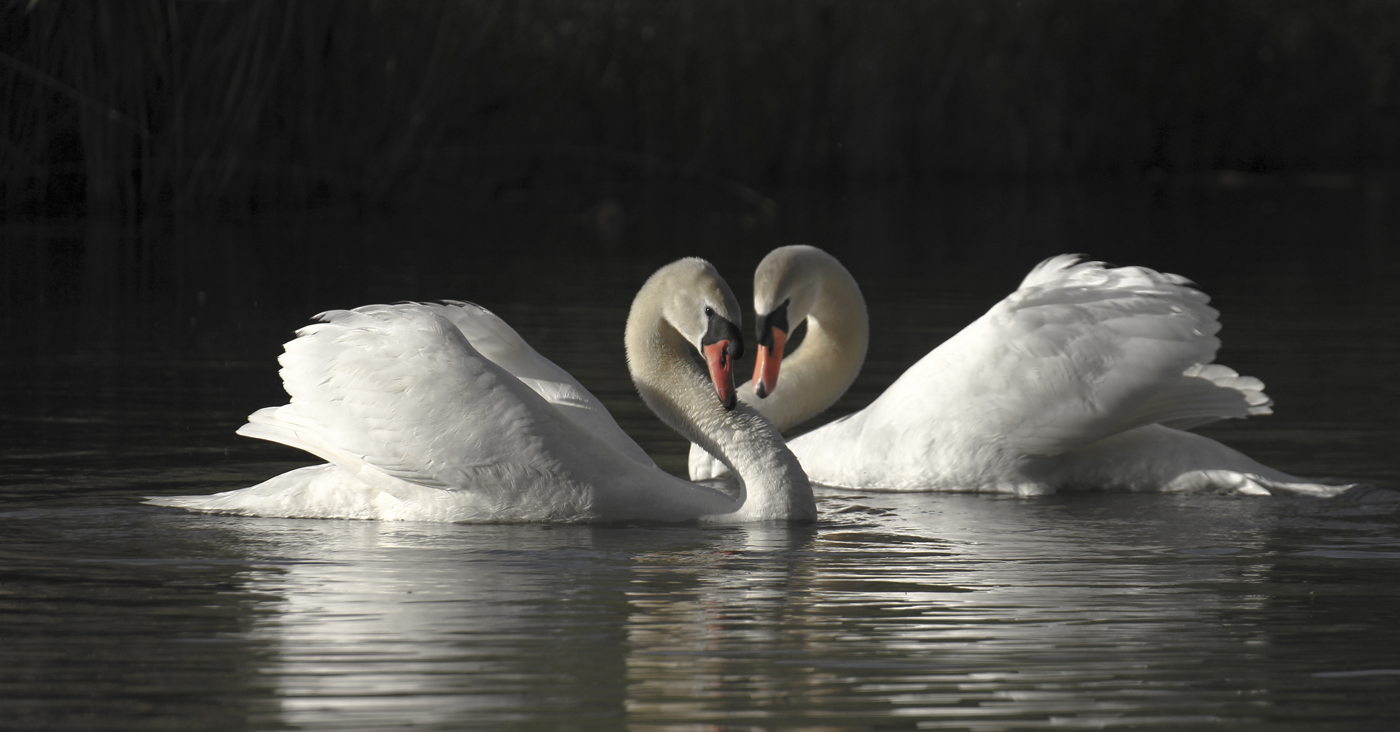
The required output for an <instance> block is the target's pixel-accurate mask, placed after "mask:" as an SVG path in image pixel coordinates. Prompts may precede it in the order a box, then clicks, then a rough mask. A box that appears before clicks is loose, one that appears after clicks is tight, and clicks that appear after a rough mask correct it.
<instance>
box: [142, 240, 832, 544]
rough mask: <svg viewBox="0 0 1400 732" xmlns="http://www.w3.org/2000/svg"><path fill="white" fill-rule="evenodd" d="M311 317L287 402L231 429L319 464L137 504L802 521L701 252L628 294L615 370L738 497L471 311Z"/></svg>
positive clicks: (370, 310)
mask: <svg viewBox="0 0 1400 732" xmlns="http://www.w3.org/2000/svg"><path fill="white" fill-rule="evenodd" d="M318 319H319V320H321V321H323V322H321V323H317V324H315V325H312V326H309V327H307V328H303V329H302V330H301V331H299V332H298V334H297V335H298V337H297V338H296V339H294V340H292V341H290V342H288V343H287V345H286V353H284V354H283V356H282V357H281V359H280V361H281V363H282V367H283V368H282V378H283V382H284V385H285V386H286V389H287V392H288V393H289V394H290V395H291V397H292V398H291V402H290V403H289V404H287V405H284V406H281V407H275V408H269V409H264V410H260V411H259V412H257V413H255V414H253V415H252V416H251V417H250V418H249V423H248V424H247V425H244V427H243V428H241V429H240V430H239V432H240V434H245V435H249V436H253V437H259V438H262V439H268V440H273V441H276V442H281V443H284V444H287V445H291V446H293V447H298V448H301V449H304V450H306V451H308V452H311V453H313V454H315V455H317V456H319V457H322V458H325V459H326V460H328V461H329V462H328V463H327V464H324V465H316V466H311V467H307V468H300V469H297V470H293V471H290V472H288V473H284V474H282V475H280V476H277V477H275V478H272V479H271V480H268V481H266V482H264V483H261V484H259V485H256V486H253V487H251V488H245V489H242V490H236V491H229V492H226V493H220V494H216V495H212V496H183V497H173V498H158V499H152V500H151V501H149V502H150V503H154V504H157V505H166V506H178V507H182V508H187V509H191V510H197V511H211V512H220V513H235V514H244V515H256V516H277V517H294V518H368V519H385V520H425V521H456V522H519V521H567V522H575V521H594V522H596V521H603V522H606V521H636V520H641V521H667V522H672V521H694V520H702V521H725V522H728V521H763V520H792V521H811V520H813V519H815V517H816V505H815V501H814V499H813V497H812V492H811V486H810V484H809V483H808V481H807V477H806V475H805V474H804V473H803V472H802V469H801V467H800V466H799V464H798V462H797V460H796V458H795V457H794V456H793V455H792V453H791V452H790V451H789V450H788V449H787V447H786V446H785V445H784V443H783V439H782V436H781V435H779V434H778V433H777V431H775V430H774V429H773V428H772V427H771V425H769V423H768V422H767V420H765V419H764V418H763V417H762V416H761V415H760V414H759V413H758V412H757V411H756V410H754V409H753V408H752V407H751V406H749V405H747V404H744V403H740V402H738V401H737V399H736V398H735V392H734V386H733V379H732V368H733V359H734V358H735V357H737V356H739V355H741V354H742V351H743V339H742V336H741V335H740V331H739V327H738V323H739V322H741V317H740V309H739V306H738V303H737V300H735V298H734V295H733V294H732V293H731V292H730V290H729V287H728V285H726V284H725V283H724V280H723V279H721V278H720V276H719V274H718V273H717V272H715V270H714V267H712V266H711V265H710V264H709V263H708V262H705V261H704V260H700V259H683V260H680V261H677V262H674V263H672V264H670V265H667V266H665V267H663V268H661V269H660V270H658V271H657V272H656V273H655V274H653V275H652V276H651V277H650V278H649V279H648V280H647V282H646V283H645V284H644V285H643V286H642V288H641V290H640V291H639V292H638V293H637V296H636V298H635V299H634V301H633V303H632V309H631V311H630V313H629V315H628V319H627V328H626V335H625V343H626V348H627V363H628V368H629V371H630V372H631V374H632V378H633V381H634V383H635V384H636V386H637V389H638V391H639V392H640V393H641V395H642V398H643V399H644V400H645V401H646V403H647V405H648V406H649V407H651V408H652V409H653V410H654V411H655V412H656V413H657V415H658V416H659V417H660V418H661V419H662V420H663V421H665V422H666V423H667V424H668V425H670V426H671V427H672V428H674V429H676V430H678V431H679V432H681V434H683V435H685V436H686V437H687V438H688V439H691V440H693V441H696V442H698V443H700V444H703V445H705V446H706V448H707V449H709V450H710V451H711V452H713V453H714V454H716V455H718V456H719V457H720V460H721V461H723V463H724V464H725V465H727V466H729V468H730V469H732V470H733V471H734V472H735V473H736V474H737V475H738V476H739V478H740V482H741V484H742V493H741V495H740V497H739V498H737V499H736V498H733V497H731V496H729V495H727V494H725V493H723V492H721V491H718V490H715V489H713V488H710V487H707V486H702V485H698V484H695V483H691V482H689V481H685V480H682V479H679V478H676V477H674V476H671V475H669V474H667V473H665V472H663V471H662V470H660V469H659V468H657V467H656V466H655V465H654V464H652V463H651V461H650V460H649V459H647V458H646V457H645V454H644V453H642V451H641V448H640V447H637V446H636V444H635V443H634V442H632V441H631V440H630V439H629V438H627V437H626V435H625V434H624V433H622V431H621V429H618V428H616V423H615V422H613V421H612V418H611V416H609V415H607V413H606V410H604V409H603V408H602V405H601V403H599V402H598V401H597V399H596V398H595V397H593V395H592V394H589V393H588V392H587V390H586V389H584V388H583V387H582V386H581V385H580V384H578V382H577V381H575V380H573V378H572V377H570V376H569V375H568V374H567V373H565V372H564V371H563V370H562V369H560V368H559V367H558V366H555V365H554V364H553V363H551V362H549V361H548V360H547V359H545V358H544V357H542V356H540V355H539V354H538V353H536V352H535V351H534V349H532V348H530V347H529V346H528V344H526V343H525V341H524V340H523V339H521V338H520V336H519V335H518V334H516V333H515V331H514V330H512V329H511V328H510V326H508V325H506V324H505V322H504V321H502V320H501V319H500V318H497V317H496V316H495V315H493V314H491V313H490V312H488V311H486V310H484V309H482V308H479V307H477V306H474V305H470V304H467V303H451V304H447V305H429V304H418V303H406V304H400V305H370V306H365V307H361V308H356V309H355V310H349V311H332V312H328V313H323V314H322V315H320V316H318ZM691 349H694V350H695V351H698V352H699V353H700V354H701V355H702V358H703V360H704V362H705V364H706V366H707V369H706V370H702V369H701V368H700V367H699V366H697V365H696V364H695V362H694V361H693V360H692V358H691V356H690V354H689V351H690V350H691Z"/></svg>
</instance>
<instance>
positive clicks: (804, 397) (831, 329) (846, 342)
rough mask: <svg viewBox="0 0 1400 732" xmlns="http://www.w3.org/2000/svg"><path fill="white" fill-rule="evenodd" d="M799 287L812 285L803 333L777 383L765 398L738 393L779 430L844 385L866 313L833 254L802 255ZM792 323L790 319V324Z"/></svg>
mask: <svg viewBox="0 0 1400 732" xmlns="http://www.w3.org/2000/svg"><path fill="white" fill-rule="evenodd" d="M807 259H808V261H806V262H804V264H805V265H806V266H805V267H804V268H803V270H802V271H801V272H800V273H799V278H800V281H799V282H797V283H795V284H796V286H799V287H809V288H812V290H813V292H812V293H811V297H812V303H813V304H812V307H811V309H810V310H809V311H808V313H807V317H806V322H807V334H806V336H805V337H804V338H803V340H802V343H801V344H800V345H799V346H798V347H797V349H796V350H795V351H794V352H793V353H792V354H791V355H790V356H788V357H785V358H784V359H783V363H782V369H781V371H780V374H779V377H778V388H776V389H775V390H774V391H773V393H772V394H771V395H769V396H768V397H767V398H766V399H756V398H753V397H754V396H755V395H754V394H753V390H752V389H751V388H748V389H743V390H742V393H743V394H744V395H745V396H747V397H750V399H747V400H746V401H749V402H750V403H751V404H753V405H754V406H755V407H757V408H758V409H759V410H760V411H761V412H762V413H763V414H764V415H766V416H767V417H768V418H769V419H770V420H772V422H773V424H774V426H776V427H777V428H778V429H780V430H786V429H789V428H791V427H794V426H796V425H798V424H800V423H802V422H804V421H806V420H807V419H809V418H811V417H814V416H816V415H817V414H820V413H821V412H823V411H825V410H826V409H827V408H828V407H830V406H831V405H832V404H834V403H835V402H836V400H837V399H839V398H841V395H842V394H845V393H846V390H847V389H849V388H850V386H851V383H852V382H854V381H855V378H856V376H857V375H858V374H859V373H860V369H861V366H862V365H864V363H865V355H866V350H867V348H868V347H869V343H870V317H869V315H868V313H867V312H866V307H865V298H864V297H863V296H862V295H861V292H860V286H859V285H857V284H856V281H855V278H854V277H852V276H851V273H850V272H849V271H848V270H847V269H846V268H845V267H844V266H842V265H841V263H840V262H838V261H836V259H835V258H834V257H831V256H830V255H827V254H825V253H821V255H820V256H819V257H810V258H807ZM793 325H794V327H796V324H795V323H794V324H793Z"/></svg>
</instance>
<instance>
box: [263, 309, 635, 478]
mask: <svg viewBox="0 0 1400 732" xmlns="http://www.w3.org/2000/svg"><path fill="white" fill-rule="evenodd" d="M319 317H320V319H321V320H323V321H324V322H322V323H317V324H315V325H311V326H308V327H306V328H303V329H301V330H300V331H298V333H297V338H296V339H294V340H292V341H290V342H289V343H287V344H286V351H285V353H283V355H282V357H281V358H280V359H279V361H280V363H281V364H282V371H281V375H282V380H283V384H284V385H285V387H286V389H287V393H288V394H290V395H291V402H290V403H289V404H287V405H285V406H281V407H274V408H269V409H263V410H260V411H258V412H256V413H254V414H253V415H252V416H250V417H249V421H248V424H246V425H244V426H243V427H242V428H240V429H239V434H243V435H247V436H250V437H258V438H262V439H267V440H272V441H275V442H281V443H284V444H287V445H291V446H293V447H297V448H301V449H304V450H307V451H308V452H311V453H313V454H316V455H319V456H320V457H323V458H325V459H326V460H329V461H331V462H333V463H336V464H337V465H340V466H341V467H343V468H345V469H347V470H349V471H351V472H352V473H355V474H357V475H358V476H359V477H360V478H361V479H362V480H364V481H365V482H366V483H369V484H370V485H373V486H375V487H377V488H380V489H382V490H385V491H387V492H389V493H391V494H395V495H397V494H398V493H399V492H401V491H402V485H401V484H400V483H398V481H406V482H408V483H413V484H417V485H420V486H426V487H431V488H439V489H446V490H471V491H473V492H479V493H481V494H482V497H483V499H484V500H486V501H488V502H489V501H491V500H492V495H493V494H498V492H509V491H513V490H525V489H527V488H530V487H534V488H535V489H538V487H539V486H540V485H557V486H559V488H558V489H559V490H568V483H569V481H568V479H567V476H568V474H569V471H570V469H571V466H575V465H581V464H587V465H594V466H597V465H603V466H606V465H608V464H609V461H614V462H615V461H622V462H627V459H626V458H624V457H622V456H620V455H618V454H617V453H616V451H614V450H612V449H611V448H610V447H609V446H607V445H606V444H605V443H604V442H602V441H601V440H598V439H595V438H593V437H592V436H591V433H588V432H587V431H586V430H584V429H580V427H579V426H578V425H577V424H576V423H575V422H573V421H571V420H570V419H567V418H565V417H564V416H563V414H562V412H561V410H559V409H557V408H556V407H555V406H554V405H552V404H550V403H548V402H546V401H545V400H544V399H543V398H541V397H540V395H539V394H537V393H536V392H535V391H533V390H531V389H530V388H529V387H527V386H526V385H525V384H524V383H522V381H521V380H520V379H517V378H516V377H515V376H513V375H512V374H511V373H510V372H509V371H507V370H506V369H505V368H503V367H502V366H500V365H499V364H497V363H495V362H493V361H492V360H491V359H489V358H486V357H485V356H483V355H482V353H481V352H480V351H478V350H477V349H476V348H475V347H473V345H472V344H471V343H469V342H468V340H467V338H466V337H465V336H464V335H463V333H462V331H461V330H459V328H458V327H457V326H456V325H454V324H453V322H451V321H449V320H448V319H447V318H445V317H443V316H442V315H441V309H440V308H439V307H438V306H424V305H418V304H401V305H371V306H366V307H362V308H357V309H355V310H348V311H347V310H337V311H331V312H327V313H323V314H322V315H321V316H319ZM492 317H494V316H492ZM497 320H498V321H499V319H497ZM511 333H512V334H513V331H511ZM516 338H518V336H516ZM541 360H543V359H541ZM556 368H557V367H556ZM542 476H545V477H546V478H545V479H544V480H541V477H542ZM565 498H566V497H565ZM502 502H503V503H505V502H508V500H507V499H506V497H505V496H502Z"/></svg>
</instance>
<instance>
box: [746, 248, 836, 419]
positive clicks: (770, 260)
mask: <svg viewBox="0 0 1400 732" xmlns="http://www.w3.org/2000/svg"><path fill="white" fill-rule="evenodd" d="M828 259H829V260H832V261H833V262H834V261H835V259H834V258H833V257H832V256H831V255H829V254H827V253H826V252H824V251H822V250H820V249H818V248H816V247H813V246H808V245H806V244H796V245H793V246H786V247H779V248H777V249H774V250H773V251H771V252H769V253H768V256H766V257H764V258H763V261H762V262H759V263H758V269H756V270H754V273H753V308H754V313H755V315H756V316H757V319H758V322H757V328H758V334H757V335H758V353H757V355H756V356H755V357H754V358H755V360H754V366H753V390H754V393H755V394H757V395H758V397H759V398H760V399H762V398H765V397H767V396H768V395H769V394H771V393H773V389H775V388H776V387H777V386H778V370H779V368H780V366H781V365H782V360H783V346H784V345H786V343H787V339H788V334H790V333H791V332H792V329H793V328H796V327H797V326H798V325H800V324H801V323H802V321H804V320H806V319H807V316H808V315H810V314H811V312H812V308H813V307H814V306H815V305H816V303H817V300H818V298H819V297H820V296H821V280H820V278H819V277H817V276H816V270H817V267H818V265H819V264H822V263H824V262H823V260H828ZM837 266H840V265H839V264H838V265H837Z"/></svg>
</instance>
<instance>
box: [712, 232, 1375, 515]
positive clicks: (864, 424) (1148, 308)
mask: <svg viewBox="0 0 1400 732" xmlns="http://www.w3.org/2000/svg"><path fill="white" fill-rule="evenodd" d="M1207 302H1208V298H1207V297H1206V295H1204V294H1203V293H1201V292H1200V291H1198V290H1197V289H1195V288H1194V287H1192V285H1191V283H1190V282H1188V281H1187V280H1186V279H1184V278H1182V277H1180V276H1177V275H1173V274H1164V273H1160V272H1156V271H1153V270H1150V269H1146V268H1142V267H1116V268H1113V267H1108V266H1106V265H1104V264H1103V263H1101V262H1087V261H1079V258H1078V257H1076V256H1072V255H1061V256H1058V257H1052V258H1050V259H1047V260H1046V261H1044V262H1042V263H1041V264H1040V265H1038V266H1037V267H1035V269H1033V270H1032V271H1031V272H1030V274H1029V275H1027V276H1026V278H1025V280H1024V281H1022V283H1021V286H1020V287H1019V288H1018V289H1017V290H1016V291H1015V292H1014V293H1012V294H1011V295H1010V296H1008V297H1007V298H1005V299H1004V300H1002V301H1001V302H1000V303H998V304H996V305H995V306H994V307H992V308H991V310H989V311H988V312H987V313H986V314H985V315H983V316H982V317H981V318H979V319H978V320H976V321H975V322H973V323H972V324H970V325H968V326H967V327H966V328H964V329H963V330H962V331H961V332H959V333H957V334H956V335H954V336H953V337H952V338H950V339H948V340H947V341H945V342H944V343H943V344H941V345H939V346H938V347H937V348H935V349H934V350H933V351H931V352H930V353H928V354H927V355H926V356H924V357H923V358H922V359H921V360H919V361H918V362H917V363H915V364H914V365H913V366H911V367H910V368H909V369H908V370H907V371H905V372H904V374H903V375H901V376H900V377H899V379H897V380H896V381H895V382H894V383H893V384H892V385H891V386H890V387H889V388H888V389H887V390H886V391H885V392H884V393H883V394H882V395H880V396H879V397H878V398H877V399H876V400H875V401H874V402H872V403H871V404H870V405H869V406H867V407H865V408H864V409H862V410H860V411H859V412H856V413H854V414H851V415H848V416H846V417H843V418H841V419H838V420H836V421H834V422H832V423H830V424H827V425H824V426H822V427H820V428H817V429H815V430H812V431H811V432H808V433H806V434H803V435H800V436H798V437H796V438H794V439H792V440H791V441H790V442H789V447H791V448H792V451H793V452H794V453H795V454H796V455H797V456H798V459H799V460H800V461H801V462H802V466H803V468H804V469H805V470H806V472H807V474H808V476H809V477H810V478H811V480H812V481H813V482H814V483H821V484H825V485H830V486H837V487H847V488H859V489H867V490H884V491H968V492H995V493H1010V494H1019V495H1034V494H1042V493H1053V492H1056V491H1062V490H1122V491H1161V492H1173V491H1190V490H1202V489H1214V490H1230V491H1237V492H1240V493H1246V494H1270V493H1280V492H1282V493H1301V494H1310V495H1334V494H1337V493H1340V492H1342V491H1344V490H1345V489H1346V488H1347V487H1348V486H1344V485H1324V484H1322V483H1319V482H1318V481H1315V480H1309V479H1304V478H1298V477H1295V476H1291V475H1288V474H1286V473H1283V472H1280V471H1278V470H1274V469H1273V468H1270V467H1268V466H1265V465H1262V464H1260V463H1259V462H1257V461H1255V460H1253V459H1251V458H1249V457H1247V456H1245V455H1243V454H1241V453H1240V452H1238V451H1236V450H1233V449H1231V448H1229V447H1227V446H1225V445H1223V444H1221V443H1219V442H1217V441H1215V440H1212V439H1210V438H1207V437H1203V436H1201V435H1197V434H1194V433H1191V432H1187V431H1186V430H1187V429H1190V428H1192V427H1196V426H1199V425H1202V424H1206V423H1208V422H1213V421H1216V420H1220V419H1229V418H1243V417H1248V416H1255V415H1264V414H1269V413H1271V410H1270V404H1271V400H1270V399H1269V398H1268V397H1267V396H1266V395H1265V394H1264V391H1263V388H1264V385H1263V383H1262V382H1261V381H1259V380H1258V379H1255V378H1252V377H1247V376H1240V375H1239V374H1238V373H1236V372H1235V371H1234V370H1232V369H1230V368H1228V367H1226V366H1222V365H1219V364H1214V363H1211V362H1212V361H1213V360H1214V358H1215V353H1216V350H1217V349H1218V348H1219V346H1220V341H1219V339H1218V338H1216V336H1215V334H1216V332H1217V331H1219V329H1220V324H1219V322H1218V320H1217V317H1218V313H1217V312H1216V311H1215V310H1214V309H1213V308H1211V307H1210V306H1209V305H1207ZM754 307H755V311H756V313H757V315H758V341H759V342H758V354H757V357H756V363H755V366H754V379H753V381H752V382H751V383H750V384H746V385H745V386H743V387H740V396H741V399H742V401H745V402H748V403H750V404H752V405H754V406H755V407H756V408H758V409H759V411H761V412H762V413H763V414H764V415H766V416H768V417H769V419H771V420H772V421H773V423H774V425H775V426H776V427H777V428H778V429H780V430H785V429H788V428H790V427H792V426H794V425H796V424H798V423H800V422H802V421H804V420H806V419H808V418H809V417H811V416H813V415H815V414H817V413H819V412H821V411H822V410H824V409H826V408H827V407H828V406H830V405H831V404H832V403H833V402H835V401H836V399H837V398H838V397H840V396H841V394H843V393H844V392H845V391H846V389H847V388H848V387H849V386H850V384H851V382H852V381H853V380H854V378H855V376H856V374H857V373H858V372H859V370H860V367H861V364H862V363H863V361H864V358H865V350H866V345H867V342H868V337H869V336H868V333H869V322H868V316H867V314H866V309H865V302H864V299H863V297H862V296H861V292H860V288H859V287H858V286H857V285H856V282H855V280H854V278H852V277H851V274H850V272H849V271H847V270H846V268H845V267H844V266H842V265H841V263H840V262H838V261H837V260H836V258H835V257H832V256H831V255H829V254H827V253H826V252H824V251H822V250H820V249H817V248H815V247H810V246H800V245H799V246H790V247H782V248H779V249H777V250H774V251H773V252H771V253H770V254H769V255H768V256H767V257H765V258H764V260H763V261H762V262H761V263H760V264H759V267H758V270H757V271H756V272H755V274H754ZM804 321H805V322H806V323H807V333H806V337H805V339H804V340H803V341H802V343H801V345H800V346H799V347H798V348H797V349H796V350H795V351H794V352H793V353H792V354H791V355H789V356H786V357H784V355H783V347H784V342H785V340H786V338H787V336H788V335H789V334H790V333H791V332H792V330H793V329H794V328H796V327H797V326H798V324H800V323H802V322H804ZM780 373H781V379H779V374H780ZM690 468H691V476H692V477H694V478H696V479H704V478H710V477H714V476H716V475H719V474H721V473H723V472H725V469H724V467H723V465H722V464H719V463H717V462H716V461H714V460H713V459H712V458H711V457H710V456H709V455H708V454H706V452H705V451H704V450H703V449H702V448H701V447H697V446H693V447H692V450H691V459H690Z"/></svg>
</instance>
